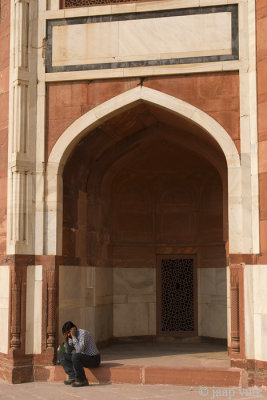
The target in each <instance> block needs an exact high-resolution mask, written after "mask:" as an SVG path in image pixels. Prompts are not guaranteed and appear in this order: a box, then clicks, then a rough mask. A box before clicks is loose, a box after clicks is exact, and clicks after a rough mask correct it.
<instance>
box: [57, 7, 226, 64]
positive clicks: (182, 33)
mask: <svg viewBox="0 0 267 400" xmlns="http://www.w3.org/2000/svg"><path fill="white" fill-rule="evenodd" d="M88 43H89V45H87V44H88ZM231 46H232V38H231V13H227V12H225V13H211V14H200V15H187V16H174V17H162V18H149V19H138V20H129V21H114V22H102V23H91V24H80V25H78V24H77V25H63V26H54V27H53V42H52V47H53V52H52V54H53V55H52V65H53V66H67V65H73V63H74V62H75V64H79V65H81V64H90V63H91V64H92V63H103V62H118V61H133V60H149V59H161V58H178V57H185V56H186V57H194V56H207V55H216V54H230V53H231ZM74 60H75V61H74Z"/></svg>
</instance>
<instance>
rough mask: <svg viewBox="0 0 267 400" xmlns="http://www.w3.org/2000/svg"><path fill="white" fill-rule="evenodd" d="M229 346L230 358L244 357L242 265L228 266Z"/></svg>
mask: <svg viewBox="0 0 267 400" xmlns="http://www.w3.org/2000/svg"><path fill="white" fill-rule="evenodd" d="M230 301H231V346H230V353H231V357H232V358H240V359H242V358H244V357H245V321H244V265H242V264H238V265H231V266H230Z"/></svg>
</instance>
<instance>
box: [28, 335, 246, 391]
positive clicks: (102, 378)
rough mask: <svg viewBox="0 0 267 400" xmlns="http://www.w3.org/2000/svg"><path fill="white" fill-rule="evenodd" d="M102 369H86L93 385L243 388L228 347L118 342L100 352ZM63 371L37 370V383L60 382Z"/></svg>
mask: <svg viewBox="0 0 267 400" xmlns="http://www.w3.org/2000/svg"><path fill="white" fill-rule="evenodd" d="M101 357H102V362H101V366H100V367H99V368H95V369H86V376H87V378H88V380H89V382H90V383H91V384H98V383H101V384H107V383H113V384H146V385H150V384H152V385H153V384H164V385H166V384H167V385H180V386H195V387H197V386H200V385H204V386H213V385H214V386H218V387H237V386H244V379H243V378H244V374H243V371H242V370H239V369H237V368H231V366H230V359H229V357H228V355H227V351H226V347H225V346H223V345H219V344H210V343H180V342H177V343H162V342H160V343H158V342H145V343H117V344H112V345H110V346H108V347H106V348H103V349H101ZM65 378H66V376H65V373H64V371H63V368H62V367H61V366H56V367H42V366H39V367H37V368H35V380H36V381H50V382H59V381H61V382H62V381H63V380H64V379H65Z"/></svg>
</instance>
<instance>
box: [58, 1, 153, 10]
mask: <svg viewBox="0 0 267 400" xmlns="http://www.w3.org/2000/svg"><path fill="white" fill-rule="evenodd" d="M140 1H148V0H63V1H62V7H63V8H69V7H70V8H72V7H88V6H104V5H106V4H120V3H137V2H140Z"/></svg>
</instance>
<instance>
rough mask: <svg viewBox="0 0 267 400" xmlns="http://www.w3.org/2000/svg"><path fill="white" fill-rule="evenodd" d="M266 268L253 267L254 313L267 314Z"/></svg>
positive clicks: (262, 266)
mask: <svg viewBox="0 0 267 400" xmlns="http://www.w3.org/2000/svg"><path fill="white" fill-rule="evenodd" d="M266 282H267V267H266V265H254V266H253V289H254V313H255V314H267V290H266Z"/></svg>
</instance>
